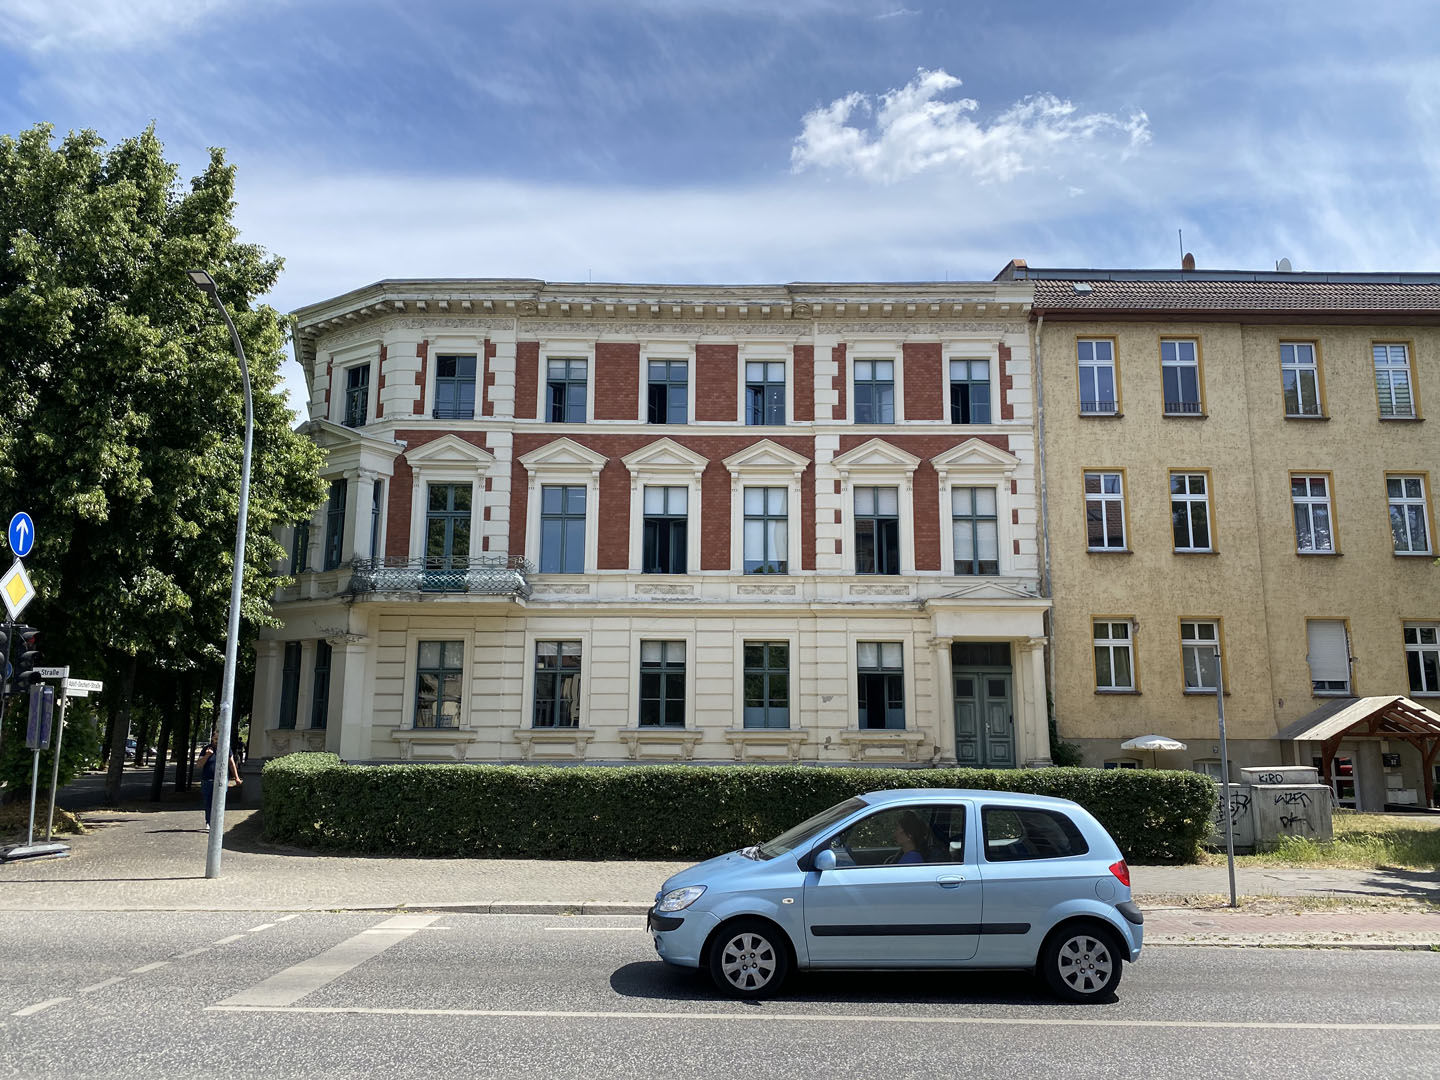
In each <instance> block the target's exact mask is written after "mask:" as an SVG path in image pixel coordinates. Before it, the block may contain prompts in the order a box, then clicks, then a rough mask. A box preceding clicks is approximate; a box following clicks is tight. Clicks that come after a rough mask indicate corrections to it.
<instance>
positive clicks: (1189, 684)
mask: <svg viewBox="0 0 1440 1080" xmlns="http://www.w3.org/2000/svg"><path fill="white" fill-rule="evenodd" d="M1180 660H1181V666H1183V667H1184V669H1185V689H1186V691H1187V692H1188V691H1195V692H1202V691H1204V692H1209V693H1211V694H1213V693H1214V692H1215V690H1216V688H1218V687H1219V685H1220V624H1219V623H1217V622H1212V621H1209V620H1191V619H1182V620H1181V622H1180Z"/></svg>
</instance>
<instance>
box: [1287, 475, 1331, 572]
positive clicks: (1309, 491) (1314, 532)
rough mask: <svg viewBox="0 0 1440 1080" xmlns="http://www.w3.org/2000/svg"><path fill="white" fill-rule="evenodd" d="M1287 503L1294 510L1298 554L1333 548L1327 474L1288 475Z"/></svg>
mask: <svg viewBox="0 0 1440 1080" xmlns="http://www.w3.org/2000/svg"><path fill="white" fill-rule="evenodd" d="M1290 502H1291V504H1292V506H1293V507H1294V509H1295V550H1296V551H1297V552H1300V553H1301V554H1308V555H1315V554H1332V553H1333V552H1334V551H1335V529H1334V521H1333V519H1332V515H1331V511H1330V478H1329V477H1328V476H1324V475H1320V476H1292V477H1290Z"/></svg>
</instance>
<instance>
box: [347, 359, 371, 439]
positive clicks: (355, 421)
mask: <svg viewBox="0 0 1440 1080" xmlns="http://www.w3.org/2000/svg"><path fill="white" fill-rule="evenodd" d="M369 411H370V365H369V364H356V365H355V366H354V367H348V368H346V369H345V411H344V413H343V414H341V419H340V423H342V424H343V425H345V427H363V426H364V425H365V423H366V422H367V420H368V418H369Z"/></svg>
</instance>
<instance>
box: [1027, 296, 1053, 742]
mask: <svg viewBox="0 0 1440 1080" xmlns="http://www.w3.org/2000/svg"><path fill="white" fill-rule="evenodd" d="M1044 331H1045V316H1044V314H1043V313H1042V314H1040V315H1037V316H1036V321H1035V323H1034V325H1033V327H1032V328H1031V331H1030V353H1031V355H1032V356H1034V357H1035V398H1034V400H1035V444H1036V465H1037V470H1038V472H1039V474H1040V477H1039V481H1040V482H1039V485H1038V486H1039V489H1040V552H1041V562H1040V567H1041V569H1040V595H1041V596H1047V597H1050V599H1051V606H1050V610H1049V611H1047V612H1046V613H1045V620H1046V622H1047V623H1048V624H1049V625H1048V626H1047V627H1046V630H1047V631H1048V633H1047V634H1046V637H1048V638H1049V639H1050V640H1049V643H1048V644H1047V645H1046V647H1045V697H1046V701H1045V730H1046V749H1047V750H1048V749H1049V730H1050V702H1051V701H1052V700H1053V699H1054V695H1055V606H1054V597H1053V596H1052V595H1051V591H1050V498H1049V488H1048V486H1047V482H1048V476H1049V473H1048V472H1047V470H1046V468H1045V378H1044V375H1045V364H1044V361H1043V358H1042V357H1041V351H1040V342H1041V340H1042V339H1043V337H1044ZM1056 735H1057V737H1058V735H1059V729H1058V728H1057V729H1056Z"/></svg>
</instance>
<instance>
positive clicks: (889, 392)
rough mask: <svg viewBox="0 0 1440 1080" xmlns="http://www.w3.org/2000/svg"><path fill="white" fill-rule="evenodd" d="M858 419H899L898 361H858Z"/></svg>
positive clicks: (876, 421) (878, 421) (875, 421)
mask: <svg viewBox="0 0 1440 1080" xmlns="http://www.w3.org/2000/svg"><path fill="white" fill-rule="evenodd" d="M855 422H856V423H857V424H893V423H894V422H895V361H893V360H856V361H855Z"/></svg>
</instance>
